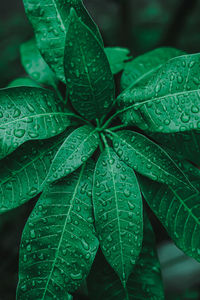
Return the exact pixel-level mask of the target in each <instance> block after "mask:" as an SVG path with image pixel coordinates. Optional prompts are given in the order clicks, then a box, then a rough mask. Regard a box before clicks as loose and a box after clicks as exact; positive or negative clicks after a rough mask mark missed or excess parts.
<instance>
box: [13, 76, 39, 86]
mask: <svg viewBox="0 0 200 300" xmlns="http://www.w3.org/2000/svg"><path fill="white" fill-rule="evenodd" d="M19 86H26V87H27V86H29V87H41V86H40V85H39V84H38V83H37V82H36V81H35V80H33V79H31V78H29V77H21V78H17V79H14V80H13V81H11V82H10V83H9V84H8V86H7V87H19Z"/></svg>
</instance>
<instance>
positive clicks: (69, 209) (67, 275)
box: [17, 164, 99, 300]
mask: <svg viewBox="0 0 200 300" xmlns="http://www.w3.org/2000/svg"><path fill="white" fill-rule="evenodd" d="M92 174H93V165H91V164H89V165H87V166H85V164H84V166H83V167H82V168H81V169H80V170H78V171H76V172H75V173H73V174H71V175H70V176H68V177H67V178H65V179H63V180H62V181H60V182H59V183H57V184H55V185H53V186H51V187H49V189H48V190H46V191H45V192H44V193H43V194H42V196H41V198H40V199H39V201H38V202H37V204H36V206H35V208H34V210H33V212H32V214H31V216H30V217H29V219H28V222H27V224H26V226H25V229H24V232H23V236H22V242H21V249H20V265H19V285H18V290H17V299H18V300H23V299H24V300H25V299H26V300H28V299H37V300H46V299H58V300H63V299H68V298H67V297H68V293H70V292H73V291H74V290H76V289H77V288H78V287H79V285H80V283H81V282H82V280H83V279H84V278H85V277H86V276H87V274H88V273H89V270H90V267H91V264H92V262H93V259H94V257H95V255H96V252H97V249H98V245H99V244H98V240H97V238H96V237H95V231H94V226H93V217H92V205H91V195H92V192H91V190H92ZM27 274H29V277H28V278H27Z"/></svg>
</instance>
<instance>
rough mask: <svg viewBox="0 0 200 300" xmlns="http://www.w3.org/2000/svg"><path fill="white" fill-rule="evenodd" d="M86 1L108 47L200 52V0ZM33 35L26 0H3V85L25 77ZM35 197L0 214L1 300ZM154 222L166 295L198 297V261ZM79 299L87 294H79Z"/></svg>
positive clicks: (8, 291) (5, 299) (11, 290)
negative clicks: (23, 51)
mask: <svg viewBox="0 0 200 300" xmlns="http://www.w3.org/2000/svg"><path fill="white" fill-rule="evenodd" d="M38 1H39V0H38ZM84 2H85V5H86V6H87V8H88V10H89V11H90V13H91V15H92V16H93V18H94V19H95V21H96V23H97V24H98V25H99V27H100V30H101V33H102V35H103V38H104V42H105V45H106V46H124V47H128V48H130V49H131V53H132V55H133V56H134V57H136V56H138V55H140V54H142V53H145V52H147V51H149V50H152V49H155V48H156V47H160V46H173V47H176V48H179V49H182V50H185V51H186V52H188V53H195V52H200V17H199V16H200V0H85V1H84ZM32 35H33V32H32V29H31V26H30V25H29V23H28V21H27V19H26V16H25V13H24V10H23V5H22V0H6V1H3V0H1V1H0V41H1V42H0V87H5V86H6V85H7V84H8V83H9V82H10V81H11V80H13V79H15V78H17V77H21V76H23V75H24V71H23V69H22V67H21V65H20V57H19V46H20V44H21V43H22V42H24V41H26V40H27V39H29V38H30V37H32ZM36 200H37V199H33V200H32V201H30V202H29V203H28V204H26V205H24V206H23V207H21V208H19V209H16V210H14V211H12V212H10V213H7V214H4V215H3V216H1V217H0V236H1V242H0V257H1V263H0V300H14V299H15V290H16V285H17V270H18V251H19V243H20V237H21V233H22V229H23V227H24V224H25V220H26V219H27V217H28V215H29V213H30V212H31V209H32V208H33V206H34V204H35V201H36ZM150 215H151V212H150ZM151 221H152V223H153V226H154V230H155V232H156V236H157V243H158V250H159V256H160V259H161V262H162V271H163V278H164V282H165V290H166V295H167V299H170V300H176V299H177V300H178V299H179V300H182V299H193V300H198V299H200V292H199V289H200V264H196V262H195V261H194V260H192V259H190V258H187V257H185V256H184V255H183V253H182V252H180V251H179V250H177V248H176V247H174V246H173V245H172V244H171V242H170V240H169V238H168V236H167V234H166V232H165V230H164V229H163V228H162V227H161V225H160V223H159V222H158V221H157V220H156V219H155V217H154V216H153V215H151ZM80 293H81V291H80ZM76 299H78V300H81V299H87V298H84V297H82V296H77V297H76V298H75V300H76ZM36 300H37V299H36ZM63 300H64V299H63ZM147 300H148V299H147Z"/></svg>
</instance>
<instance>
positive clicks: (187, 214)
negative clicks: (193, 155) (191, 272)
mask: <svg viewBox="0 0 200 300" xmlns="http://www.w3.org/2000/svg"><path fill="white" fill-rule="evenodd" d="M185 172H186V174H187V175H188V176H189V179H190V181H191V182H192V184H193V185H194V186H195V187H196V188H197V189H198V190H200V185H199V182H200V171H199V170H198V169H197V168H195V167H193V166H192V165H189V167H187V169H186V170H185ZM139 179H140V186H141V188H142V192H143V194H144V198H145V200H146V201H147V203H148V205H149V206H150V208H151V209H152V210H153V212H154V213H155V214H156V216H157V217H158V218H159V220H160V221H161V222H162V224H163V225H164V227H165V228H166V230H167V232H168V233H169V235H170V236H171V237H172V239H173V241H174V242H175V244H176V245H177V246H178V247H179V248H180V249H181V250H182V251H184V252H185V253H186V254H187V255H189V256H192V257H194V258H195V259H196V260H198V261H199V262H200V235H199V231H200V209H199V208H200V201H199V199H200V193H199V192H196V193H191V190H189V189H186V188H183V187H182V186H181V187H180V186H179V187H176V188H173V187H169V186H166V185H164V184H160V183H159V184H158V183H155V182H153V181H151V180H149V179H147V178H144V177H139Z"/></svg>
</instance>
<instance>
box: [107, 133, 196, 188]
mask: <svg viewBox="0 0 200 300" xmlns="http://www.w3.org/2000/svg"><path fill="white" fill-rule="evenodd" d="M112 136H113V147H114V149H115V151H116V153H117V154H118V155H119V157H120V158H121V159H122V160H123V161H124V162H125V163H126V164H127V165H128V166H130V167H131V168H133V169H135V171H137V172H138V173H140V174H142V175H145V176H147V177H149V178H150V179H153V180H155V181H159V182H162V183H167V184H170V185H186V186H191V184H190V182H189V181H188V179H187V177H186V176H185V175H184V173H183V172H182V171H181V170H180V168H179V167H178V165H177V164H176V163H175V162H174V161H173V159H172V158H171V157H170V156H169V155H168V153H167V152H165V151H164V150H163V149H162V148H161V147H160V146H158V145H157V144H155V143H154V142H152V141H151V140H150V139H148V138H147V137H145V136H144V135H142V134H140V133H137V132H134V131H130V130H123V131H118V132H117V133H112Z"/></svg>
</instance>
